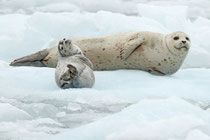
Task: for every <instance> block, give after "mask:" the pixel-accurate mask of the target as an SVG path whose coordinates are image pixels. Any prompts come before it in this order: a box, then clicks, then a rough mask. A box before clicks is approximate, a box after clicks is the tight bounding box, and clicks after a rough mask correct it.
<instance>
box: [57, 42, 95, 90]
mask: <svg viewBox="0 0 210 140" xmlns="http://www.w3.org/2000/svg"><path fill="white" fill-rule="evenodd" d="M55 80H56V83H57V85H58V86H59V87H60V88H63V89H67V88H91V87H93V85H94V83H95V76H94V73H93V64H92V63H91V61H90V60H89V59H88V58H86V57H85V56H84V55H83V53H82V51H81V50H80V48H79V47H78V46H76V45H75V44H73V43H72V42H71V40H66V39H63V40H61V41H60V42H59V44H58V64H57V66H56V71H55Z"/></svg>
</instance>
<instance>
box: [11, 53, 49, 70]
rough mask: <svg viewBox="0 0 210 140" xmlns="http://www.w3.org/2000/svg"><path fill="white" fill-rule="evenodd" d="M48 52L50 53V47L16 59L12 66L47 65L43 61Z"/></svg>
mask: <svg viewBox="0 0 210 140" xmlns="http://www.w3.org/2000/svg"><path fill="white" fill-rule="evenodd" d="M48 54H49V49H44V50H42V51H39V52H36V53H34V54H31V55H28V56H24V57H22V58H19V59H16V60H14V61H13V62H11V63H10V66H35V67H46V65H45V64H44V63H43V60H44V58H45V57H46V56H47V55H48Z"/></svg>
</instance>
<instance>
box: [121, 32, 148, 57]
mask: <svg viewBox="0 0 210 140" xmlns="http://www.w3.org/2000/svg"><path fill="white" fill-rule="evenodd" d="M144 40H145V38H144V37H143V36H142V35H141V34H139V33H137V34H135V35H133V36H132V37H129V38H128V40H127V41H126V43H125V44H124V49H123V50H122V51H120V56H121V59H122V60H126V59H127V58H128V57H129V56H130V55H131V54H132V53H133V52H134V51H135V50H137V49H138V48H139V47H141V46H142V45H143V43H144Z"/></svg>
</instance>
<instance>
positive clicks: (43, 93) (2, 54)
mask: <svg viewBox="0 0 210 140" xmlns="http://www.w3.org/2000/svg"><path fill="white" fill-rule="evenodd" d="M172 5H173V6H172ZM209 7H210V1H209V0H199V1H198V0H176V1H175V0H168V1H166V0H156V1H155V0H102V1H97V0H80V1H78V0H54V1H50V0H19V1H17V0H0V27H1V28H0V48H1V49H0V140H42V139H43V140H44V139H49V140H65V139H69V138H71V139H73V140H81V139H82V140H83V139H85V140H94V139H95V140H101V139H104V140H139V139H142V140H198V139H199V140H210V86H209V85H210V69H209V68H210V61H209V60H210V40H209V36H210V10H209ZM129 31H152V32H160V33H164V34H167V33H171V32H173V31H184V32H186V33H187V34H189V36H190V38H191V41H192V46H191V48H190V52H189V54H188V56H187V58H186V60H185V62H184V64H183V66H182V69H180V70H179V71H178V72H177V73H175V74H173V75H169V76H154V75H151V74H149V73H147V72H143V71H140V70H115V71H95V77H96V82H95V85H94V87H93V88H92V89H66V90H62V89H60V88H58V87H57V85H56V83H55V79H54V72H55V69H53V68H35V67H10V66H9V62H11V61H12V60H14V59H15V58H18V57H22V56H24V55H27V54H30V53H33V52H36V51H39V50H41V49H44V48H47V47H49V46H51V45H52V44H56V43H57V41H58V40H59V39H62V38H64V37H70V38H73V37H96V36H103V35H108V34H112V33H118V32H129Z"/></svg>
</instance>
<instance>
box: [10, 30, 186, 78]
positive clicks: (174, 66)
mask: <svg viewBox="0 0 210 140" xmlns="http://www.w3.org/2000/svg"><path fill="white" fill-rule="evenodd" d="M72 42H73V43H74V44H76V45H77V46H79V47H80V49H81V50H82V52H83V53H84V55H85V56H86V57H87V58H89V59H90V61H91V62H92V63H93V65H94V68H95V70H116V69H140V70H144V71H148V72H150V73H152V74H156V75H166V74H173V73H175V72H176V71H177V70H178V69H179V68H180V67H181V65H182V63H183V61H184V59H185V57H186V55H187V53H188V50H189V48H190V39H189V37H188V35H187V34H185V33H183V32H174V33H171V34H167V35H164V34H160V33H154V32H128V33H119V34H114V35H109V36H105V37H98V38H75V39H72ZM11 65H12V66H41V67H56V65H57V49H56V47H52V48H48V49H45V50H43V51H40V52H37V53H35V54H32V55H29V56H26V57H23V58H20V59H17V60H15V61H14V62H12V63H11Z"/></svg>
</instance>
